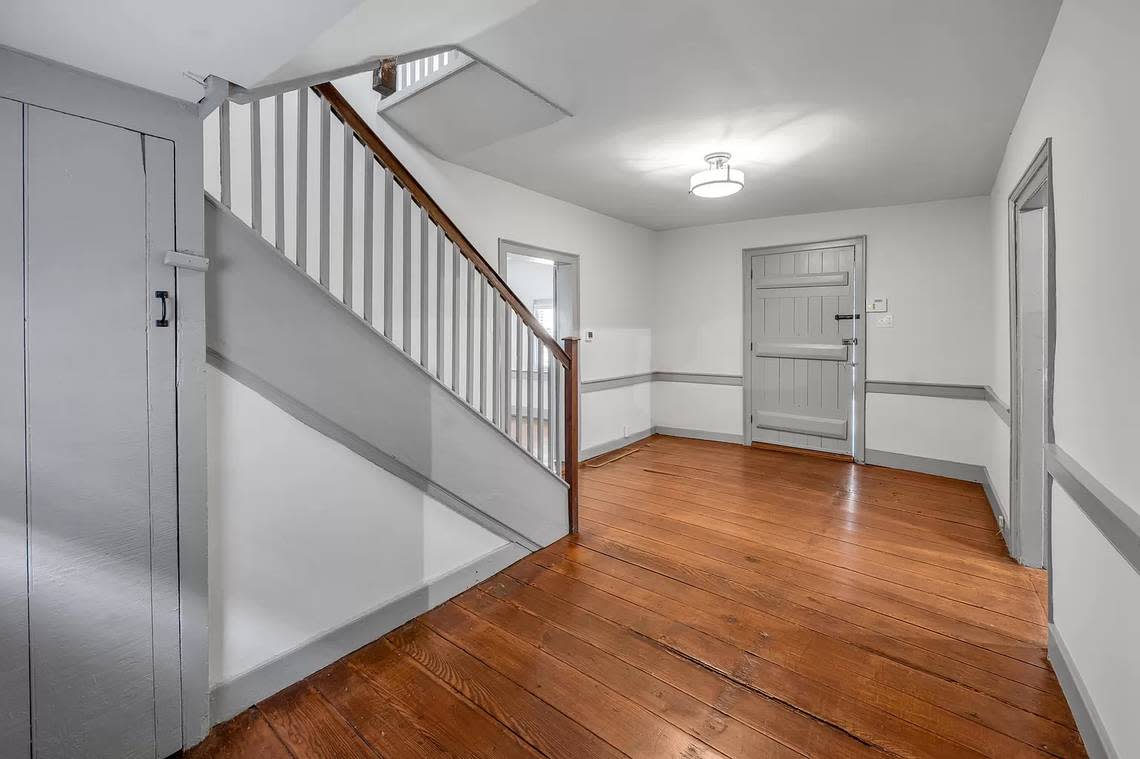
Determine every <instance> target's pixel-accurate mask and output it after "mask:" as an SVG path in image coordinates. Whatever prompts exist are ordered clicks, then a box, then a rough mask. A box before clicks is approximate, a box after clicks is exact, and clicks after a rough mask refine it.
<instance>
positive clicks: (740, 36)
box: [459, 0, 1060, 229]
mask: <svg viewBox="0 0 1140 759" xmlns="http://www.w3.org/2000/svg"><path fill="white" fill-rule="evenodd" d="M1059 5H1060V0H858V1H855V0H717V1H716V2H707V0H622V2H613V1H612V0H540V2H538V3H537V4H536V5H534V6H533V7H531V8H529V9H527V10H524V11H523V12H521V13H519V14H518V15H515V16H513V17H512V18H510V19H508V20H506V21H505V22H503V23H501V24H499V25H497V26H495V27H494V28H491V29H489V30H487V31H485V32H484V33H482V34H480V35H478V36H476V37H474V38H473V39H471V40H469V41H468V43H467V46H468V48H469V49H470V50H471V51H472V52H474V53H476V54H478V55H480V56H482V57H483V58H485V59H486V60H488V61H490V62H491V63H493V64H495V65H497V66H498V67H500V68H502V69H503V70H504V71H506V72H508V73H509V74H511V75H512V76H514V77H516V78H517V79H519V80H520V81H522V82H523V83H525V84H526V85H527V86H529V87H531V88H533V89H534V90H536V91H537V92H539V93H541V94H542V95H544V96H545V97H547V98H549V99H551V100H553V101H554V102H556V103H558V104H559V105H560V106H562V107H564V108H566V109H567V110H569V111H570V112H571V113H572V114H574V116H573V118H569V119H564V120H562V121H559V122H557V123H555V124H553V125H551V126H548V127H545V128H543V129H539V130H536V131H533V132H529V133H527V134H523V135H520V136H517V137H512V138H509V139H505V140H502V141H500V142H497V143H494V144H492V145H489V146H486V147H482V148H479V149H477V150H475V151H473V152H470V153H468V154H466V155H465V156H463V157H462V159H460V161H459V162H460V163H463V164H465V165H467V166H470V167H472V168H475V169H478V170H480V171H483V172H486V173H488V174H492V175H495V176H498V177H501V178H503V179H506V180H509V181H511V182H515V183H517V184H520V185H523V186H525V187H529V188H531V189H534V190H537V191H539V192H542V193H545V194H547V195H552V196H555V197H558V198H562V199H565V200H568V201H570V202H573V203H576V204H578V205H582V206H585V207H587V208H592V209H595V210H597V211H601V212H602V213H606V214H609V215H611V216H615V217H618V218H621V219H625V220H627V221H630V222H633V223H635V224H639V225H642V226H645V227H649V228H653V229H668V228H675V227H682V226H690V225H697V224H708V223H715V222H725V221H734V220H740V219H748V218H758V217H767V216H777V215H784V214H797V213H809V212H817V211H828V210H837V209H845V208H861V207H871V206H881V205H892V204H899V203H910V202H920V201H927V200H936V199H944V198H953V197H964V196H971V195H980V194H986V193H988V192H989V191H990V187H991V184H992V182H993V178H994V175H995V173H996V171H997V168H998V164H999V161H1000V159H1001V156H1002V152H1003V150H1004V147H1005V143H1006V139H1007V137H1008V135H1009V132H1010V130H1011V128H1012V126H1013V123H1014V121H1015V119H1016V116H1017V113H1018V110H1019V109H1020V106H1021V102H1022V100H1023V98H1024V96H1025V93H1026V91H1027V90H1028V88H1029V84H1030V81H1031V79H1032V76H1033V73H1034V71H1035V70H1036V67H1037V63H1038V61H1039V59H1040V57H1041V53H1042V51H1043V50H1044V47H1045V43H1046V41H1047V39H1048V35H1049V31H1050V29H1051V28H1052V24H1053V20H1054V18H1055V16H1056V13H1057V10H1058V7H1059ZM716 150H727V151H730V152H732V153H733V155H734V161H733V163H734V165H735V166H737V167H738V168H741V169H743V170H744V172H745V175H746V184H745V189H744V190H743V191H742V192H740V193H738V194H737V195H735V196H733V197H730V198H725V199H718V200H710V199H701V198H696V197H692V196H690V195H688V177H689V175H690V174H692V173H693V172H695V171H697V170H699V169H701V168H703V163H702V160H701V159H702V156H703V155H704V154H705V153H709V152H713V151H716Z"/></svg>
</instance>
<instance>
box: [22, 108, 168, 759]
mask: <svg viewBox="0 0 1140 759" xmlns="http://www.w3.org/2000/svg"><path fill="white" fill-rule="evenodd" d="M26 114H27V115H26V119H27V129H26V139H27V145H26V148H25V155H26V162H27V163H26V165H27V172H26V177H27V179H26V185H25V186H26V191H25V203H26V224H27V226H26V236H27V237H26V267H27V268H26V289H25V293H26V299H27V329H26V355H27V384H26V393H27V456H28V469H27V472H28V504H29V507H28V513H29V551H30V561H29V568H30V591H31V594H30V603H29V620H30V626H31V634H30V639H31V669H32V696H33V699H32V710H33V713H34V715H35V720H34V723H33V724H34V734H33V741H34V744H35V746H36V755H37V757H39V758H40V759H54V757H73V756H85V757H153V756H154V755H155V707H154V662H153V656H154V651H153V645H152V588H151V539H152V536H151V502H150V476H151V472H150V461H149V441H148V429H149V428H148V384H147V324H148V321H149V320H150V319H151V305H152V300H153V293H148V292H147V285H148V280H147V229H146V184H145V174H144V164H143V138H142V136H141V135H139V134H138V133H136V132H131V131H127V130H124V129H120V128H118V127H114V126H110V125H107V124H103V123H99V122H95V121H91V120H87V119H82V118H78V117H74V116H68V115H65V114H61V113H58V112H54V111H48V110H44V109H40V108H36V107H31V106H29V107H28V108H27V111H26Z"/></svg>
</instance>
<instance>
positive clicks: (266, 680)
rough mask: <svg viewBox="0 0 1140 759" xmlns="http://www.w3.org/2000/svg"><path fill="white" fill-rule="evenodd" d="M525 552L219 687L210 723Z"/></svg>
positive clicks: (497, 557)
mask: <svg viewBox="0 0 1140 759" xmlns="http://www.w3.org/2000/svg"><path fill="white" fill-rule="evenodd" d="M527 553H528V552H527V551H526V550H524V549H522V548H520V547H519V546H515V545H509V544H508V545H505V546H502V547H500V548H497V549H495V550H494V551H491V552H490V553H488V554H485V555H483V556H481V557H479V558H477V559H475V560H474V561H471V562H469V563H467V564H464V565H463V566H461V567H458V568H457V569H453V570H451V571H450V572H448V573H446V574H444V575H441V576H440V577H438V578H435V579H433V580H429V581H426V582H424V583H423V584H421V585H419V586H417V587H415V588H413V589H411V590H409V591H407V592H405V593H403V594H401V595H399V596H396V597H395V598H393V599H390V600H389V601H387V602H385V603H384V604H382V605H381V606H379V607H377V608H376V609H373V610H372V611H369V612H366V613H364V614H363V615H361V616H359V617H357V618H356V619H352V620H349V621H348V622H346V623H345V624H343V625H341V626H339V627H336V628H334V629H332V630H329V631H328V632H325V633H323V634H321V635H319V636H317V637H315V638H313V639H311V640H309V641H306V642H305V643H302V644H301V645H299V646H297V647H296V648H294V649H292V650H290V651H287V652H285V653H283V654H281V655H280V656H277V657H276V658H274V659H271V660H270V661H268V662H265V663H264V664H262V665H260V666H259V667H257V668H255V669H253V670H250V671H249V672H246V673H244V674H242V675H238V676H237V677H235V678H234V679H233V680H230V681H228V682H225V683H219V684H218V685H216V686H215V687H214V688H213V690H211V691H210V720H211V723H213V724H217V723H218V722H222V721H223V720H227V719H229V718H230V717H232V716H234V715H235V714H237V713H239V712H240V711H242V710H243V709H246V708H247V707H249V706H252V705H253V704H255V703H257V702H258V701H261V700H262V699H265V698H267V697H268V696H271V695H273V694H274V693H277V692H278V691H280V690H281V689H283V688H286V687H288V686H290V685H292V684H293V683H295V682H297V681H298V680H301V679H302V678H305V677H307V676H309V675H311V674H312V673H314V672H316V671H317V670H319V669H321V668H322V667H325V666H328V665H329V664H331V663H332V662H334V661H336V660H337V659H340V658H341V657H343V656H345V655H347V654H349V653H352V652H353V651H355V650H357V649H358V648H360V647H362V646H365V645H367V644H368V643H371V642H372V641H374V640H376V639H377V638H381V637H383V636H384V635H386V634H387V633H389V632H391V631H392V630H394V629H396V628H397V627H399V626H400V625H402V624H404V623H405V622H407V621H409V620H411V619H414V618H415V617H417V616H419V615H420V614H423V613H424V612H426V611H429V610H431V609H432V608H434V607H436V606H438V605H439V604H441V603H443V602H444V601H446V600H448V599H449V598H452V597H453V596H455V595H458V594H459V593H462V592H463V591H464V590H467V589H468V588H470V587H472V586H473V585H475V584H477V583H479V582H482V581H483V580H485V579H486V578H488V577H490V576H492V575H494V574H495V573H497V572H500V571H502V570H503V569H505V568H507V567H509V566H510V565H511V564H514V563H515V562H516V561H518V560H519V559H521V558H523V557H524V556H525V555H526V554H527Z"/></svg>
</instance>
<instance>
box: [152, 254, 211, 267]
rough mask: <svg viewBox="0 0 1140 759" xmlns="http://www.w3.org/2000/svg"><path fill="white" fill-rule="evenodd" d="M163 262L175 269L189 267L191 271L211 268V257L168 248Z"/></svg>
mask: <svg viewBox="0 0 1140 759" xmlns="http://www.w3.org/2000/svg"><path fill="white" fill-rule="evenodd" d="M162 262H163V263H164V264H166V265H167V266H173V267H174V268H175V269H189V270H190V271H203V272H204V271H206V270H207V269H209V268H210V259H208V258H206V257H205V256H202V255H199V254H197V253H184V252H183V251H181V250H168V251H166V257H165V258H163V259H162Z"/></svg>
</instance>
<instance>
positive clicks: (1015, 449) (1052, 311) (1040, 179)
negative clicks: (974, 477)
mask: <svg viewBox="0 0 1140 759" xmlns="http://www.w3.org/2000/svg"><path fill="white" fill-rule="evenodd" d="M1042 186H1044V187H1045V190H1046V193H1047V200H1046V203H1045V205H1046V206H1047V207H1048V213H1047V214H1046V218H1047V226H1046V238H1047V239H1046V241H1045V242H1046V244H1045V247H1044V255H1045V261H1044V265H1043V267H1042V268H1043V270H1044V273H1045V288H1044V298H1045V303H1044V306H1045V309H1044V310H1045V344H1046V355H1045V357H1044V362H1043V369H1044V374H1045V393H1044V398H1045V442H1046V444H1049V443H1053V442H1054V441H1055V440H1056V437H1055V434H1054V429H1053V373H1054V363H1055V356H1056V323H1057V293H1056V226H1055V223H1054V218H1055V216H1056V208H1055V206H1054V203H1053V141H1052V138H1047V139H1046V140H1045V142H1044V143H1043V144H1042V145H1041V148H1040V149H1039V150H1038V151H1037V154H1036V155H1035V156H1034V157H1033V160H1032V161H1031V162H1030V164H1029V167H1028V168H1026V170H1025V173H1024V174H1022V176H1021V179H1020V180H1019V181H1018V183H1017V185H1016V186H1015V187H1014V188H1013V191H1012V192H1011V193H1010V195H1009V200H1008V203H1007V221H1008V235H1009V338H1010V344H1009V370H1010V383H1009V386H1010V403H1009V407H1010V434H1009V490H1010V497H1009V513H1010V519H1009V521H1010V525H1009V533H1010V546H1009V548H1010V551H1011V552H1012V554H1013V556H1014V558H1016V559H1017V560H1018V561H1020V562H1021V563H1022V564H1031V565H1037V564H1041V565H1043V566H1044V567H1045V568H1046V569H1047V570H1049V588H1050V590H1049V620H1050V621H1052V619H1053V591H1052V588H1053V582H1052V580H1053V577H1052V568H1051V566H1050V565H1051V564H1052V561H1051V558H1052V551H1053V548H1052V535H1051V532H1052V498H1051V495H1050V491H1051V488H1050V487H1049V482H1046V483H1045V488H1044V492H1043V494H1042V495H1043V503H1042V510H1043V515H1042V516H1043V520H1042V523H1043V527H1042V529H1043V540H1042V549H1041V554H1042V555H1040V556H1039V555H1038V553H1037V551H1036V550H1035V549H1034V548H1031V547H1029V546H1026V545H1023V542H1024V541H1023V532H1024V527H1025V524H1026V520H1028V519H1031V518H1033V516H1034V513H1033V512H1032V511H1031V510H1027V509H1023V508H1022V503H1021V482H1020V477H1019V473H1018V468H1019V463H1020V448H1021V445H1020V444H1021V440H1020V437H1021V425H1022V422H1021V416H1022V409H1021V391H1020V387H1019V384H1020V378H1021V355H1020V348H1021V319H1020V318H1019V316H1018V314H1019V311H1020V302H1019V297H1018V296H1019V292H1018V285H1017V282H1018V273H1019V265H1018V256H1019V250H1018V234H1017V215H1018V213H1020V212H1021V211H1022V209H1024V208H1026V207H1027V205H1028V203H1029V201H1030V199H1031V198H1032V197H1033V196H1034V195H1035V194H1036V193H1037V192H1038V190H1040V189H1041V187H1042Z"/></svg>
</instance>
